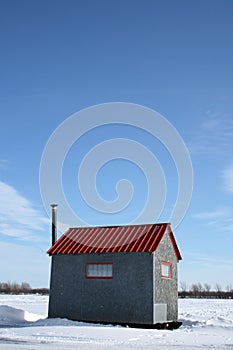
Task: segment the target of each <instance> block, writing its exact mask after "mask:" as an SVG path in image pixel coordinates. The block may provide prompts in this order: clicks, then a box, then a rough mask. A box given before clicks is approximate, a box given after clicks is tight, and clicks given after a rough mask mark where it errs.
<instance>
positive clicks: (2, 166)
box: [0, 159, 7, 169]
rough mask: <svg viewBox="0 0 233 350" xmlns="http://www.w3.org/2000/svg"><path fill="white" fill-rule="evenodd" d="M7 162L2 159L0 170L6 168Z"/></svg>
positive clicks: (0, 160)
mask: <svg viewBox="0 0 233 350" xmlns="http://www.w3.org/2000/svg"><path fill="white" fill-rule="evenodd" d="M6 164H7V160H6V159H0V169H4V168H5V167H6Z"/></svg>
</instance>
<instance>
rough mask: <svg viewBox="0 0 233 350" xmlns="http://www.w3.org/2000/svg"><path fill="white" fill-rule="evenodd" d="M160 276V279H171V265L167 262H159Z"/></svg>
mask: <svg viewBox="0 0 233 350" xmlns="http://www.w3.org/2000/svg"><path fill="white" fill-rule="evenodd" d="M161 275H162V277H166V278H172V264H171V263H169V262H165V261H162V262H161Z"/></svg>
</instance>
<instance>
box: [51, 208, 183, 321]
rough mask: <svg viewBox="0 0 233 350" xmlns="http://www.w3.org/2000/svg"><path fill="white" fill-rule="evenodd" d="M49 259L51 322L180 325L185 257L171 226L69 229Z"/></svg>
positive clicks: (144, 225)
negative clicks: (181, 271) (180, 265)
mask: <svg viewBox="0 0 233 350" xmlns="http://www.w3.org/2000/svg"><path fill="white" fill-rule="evenodd" d="M53 210H54V211H55V210H56V208H53ZM53 218H56V215H55V213H54V215H53ZM54 227H55V225H54V223H53V228H54ZM55 236H56V235H53V237H55ZM48 254H49V255H51V256H52V266H51V282H50V296H49V317H63V318H68V319H72V320H79V321H88V322H103V323H106V322H107V323H113V324H132V325H134V324H135V325H136V324H137V325H155V324H169V323H173V324H174V323H177V320H178V319H177V316H178V305H177V303H178V283H177V263H178V262H179V260H181V255H180V252H179V249H178V247H177V244H176V241H175V238H174V235H173V233H172V230H171V227H170V224H169V223H159V224H143V225H129V226H111V227H109V226H106V227H83V228H70V229H68V230H67V231H66V232H65V233H64V234H63V235H62V236H61V237H60V238H59V239H58V240H57V241H54V242H53V245H52V247H51V248H50V249H49V250H48Z"/></svg>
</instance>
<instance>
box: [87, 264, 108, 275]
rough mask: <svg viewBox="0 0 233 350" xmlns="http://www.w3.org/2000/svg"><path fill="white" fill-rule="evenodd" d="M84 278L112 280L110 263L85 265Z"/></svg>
mask: <svg viewBox="0 0 233 350" xmlns="http://www.w3.org/2000/svg"><path fill="white" fill-rule="evenodd" d="M86 277H89V278H112V263H105V264H104V263H103V264H99V263H87V264H86Z"/></svg>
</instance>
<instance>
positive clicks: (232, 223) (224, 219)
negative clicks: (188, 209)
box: [193, 208, 233, 232]
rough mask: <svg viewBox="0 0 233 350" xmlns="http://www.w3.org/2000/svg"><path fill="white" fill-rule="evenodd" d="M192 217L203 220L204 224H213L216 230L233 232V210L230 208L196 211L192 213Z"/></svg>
mask: <svg viewBox="0 0 233 350" xmlns="http://www.w3.org/2000/svg"><path fill="white" fill-rule="evenodd" d="M193 218H195V219H200V220H205V224H206V225H209V226H214V227H216V228H217V229H218V230H225V231H232V232H233V210H232V209H230V208H218V209H215V210H212V211H204V212H200V213H196V214H193Z"/></svg>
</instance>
